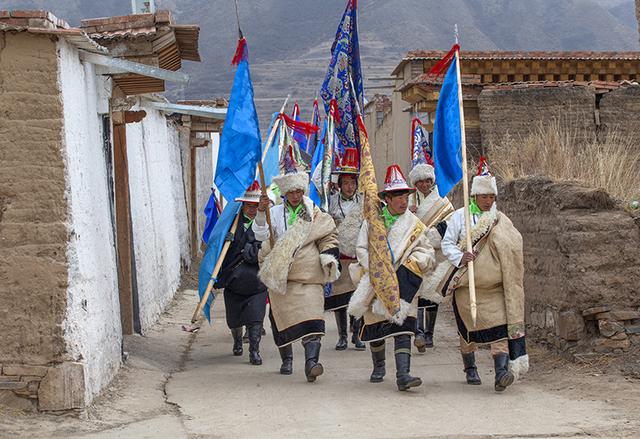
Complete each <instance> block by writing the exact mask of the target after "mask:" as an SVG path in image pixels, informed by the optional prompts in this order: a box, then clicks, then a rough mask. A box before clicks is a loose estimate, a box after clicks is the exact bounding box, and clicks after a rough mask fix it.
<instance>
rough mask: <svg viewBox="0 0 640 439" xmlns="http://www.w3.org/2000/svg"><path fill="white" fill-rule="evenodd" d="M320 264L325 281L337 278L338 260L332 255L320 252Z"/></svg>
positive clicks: (338, 275)
mask: <svg viewBox="0 0 640 439" xmlns="http://www.w3.org/2000/svg"><path fill="white" fill-rule="evenodd" d="M320 265H322V271H324V277H325V282H326V283H330V282H335V281H337V280H338V278H339V277H340V269H339V268H338V260H337V259H336V258H335V257H334V256H333V255H328V254H326V253H321V254H320Z"/></svg>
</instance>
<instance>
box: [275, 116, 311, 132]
mask: <svg viewBox="0 0 640 439" xmlns="http://www.w3.org/2000/svg"><path fill="white" fill-rule="evenodd" d="M280 117H281V118H282V120H284V122H285V123H286V124H287V126H288V127H289V128H293V130H294V131H295V132H296V133H298V134H303V135H305V136H310V135H312V134H315V133H317V132H318V130H319V128H318V127H317V126H315V125H313V124H311V123H308V122H302V121H295V120H293V119H292V118H290V117H289V116H287V115H286V114H284V113H280Z"/></svg>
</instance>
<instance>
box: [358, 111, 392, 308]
mask: <svg viewBox="0 0 640 439" xmlns="http://www.w3.org/2000/svg"><path fill="white" fill-rule="evenodd" d="M358 123H359V125H360V130H359V131H360V145H361V148H362V150H361V151H360V178H359V181H358V186H359V188H360V190H361V191H362V192H363V193H364V206H363V212H364V218H365V219H366V220H367V223H368V225H369V275H370V279H371V287H372V288H373V291H374V292H375V295H376V297H377V298H378V300H380V302H381V303H382V304H383V305H384V307H385V308H386V309H387V311H388V312H389V314H390V315H392V316H393V315H395V314H396V313H398V312H399V311H400V295H399V291H400V288H399V286H398V278H397V277H396V272H395V270H394V268H393V261H392V259H391V253H390V252H389V245H388V243H387V229H386V228H385V226H384V221H383V219H382V209H381V207H380V198H379V197H378V185H377V183H376V174H375V170H374V168H373V160H372V158H371V147H370V146H369V139H368V138H367V133H366V130H365V128H364V124H363V123H362V119H361V117H360V116H358Z"/></svg>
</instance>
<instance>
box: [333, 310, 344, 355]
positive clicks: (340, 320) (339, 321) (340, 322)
mask: <svg viewBox="0 0 640 439" xmlns="http://www.w3.org/2000/svg"><path fill="white" fill-rule="evenodd" d="M333 313H334V314H335V315H336V326H337V327H338V337H339V338H338V343H337V344H336V351H344V350H345V349H347V310H346V308H342V309H338V310H336V311H334V312H333Z"/></svg>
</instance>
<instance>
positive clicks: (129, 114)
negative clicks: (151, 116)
mask: <svg viewBox="0 0 640 439" xmlns="http://www.w3.org/2000/svg"><path fill="white" fill-rule="evenodd" d="M146 115H147V112H146V111H144V110H140V111H125V112H124V123H137V122H140V121H142V119H144V118H145V116H146Z"/></svg>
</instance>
